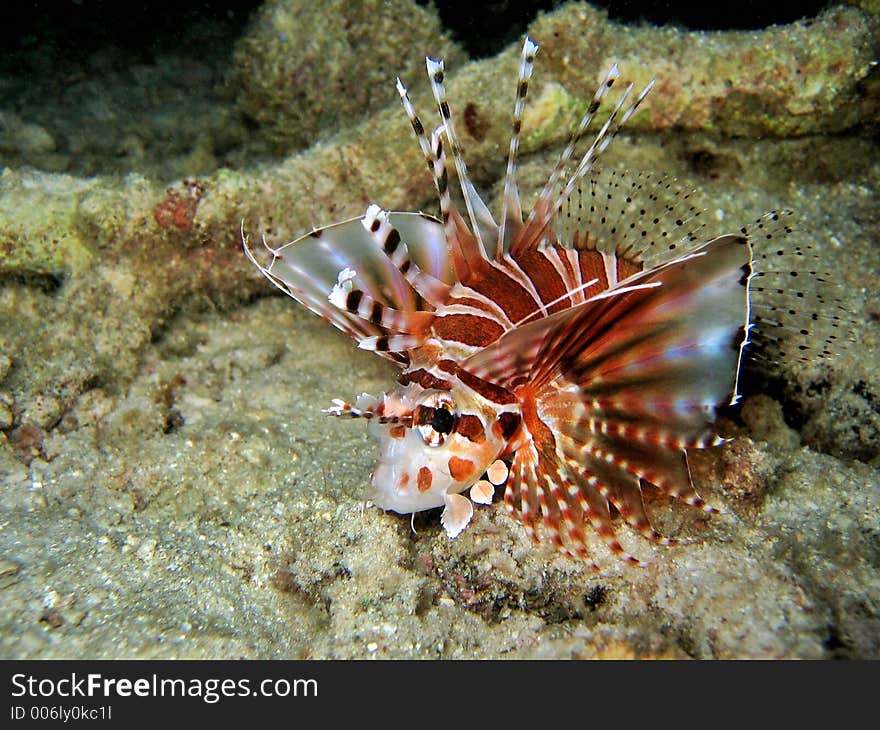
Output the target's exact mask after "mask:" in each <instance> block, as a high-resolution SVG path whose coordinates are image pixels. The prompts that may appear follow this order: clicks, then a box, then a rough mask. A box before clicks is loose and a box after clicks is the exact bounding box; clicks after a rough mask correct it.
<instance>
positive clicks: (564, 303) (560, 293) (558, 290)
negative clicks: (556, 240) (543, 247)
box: [513, 248, 571, 313]
mask: <svg viewBox="0 0 880 730" xmlns="http://www.w3.org/2000/svg"><path fill="white" fill-rule="evenodd" d="M513 258H514V261H516V263H517V264H518V265H519V267H520V268H521V269H522V270H523V272H524V273H525V275H526V276H528V277H529V279H530V280H531V282H532V285H533V286H534V287H535V291H537V292H538V296H540V297H541V301H542V302H543V303H544V304H549V303H550V302H556V303H555V304H554V305H553V306H552V307H550V309H549V311H550V313H553V312H558V311H560V310H562V309H566V308H568V307H569V306H570V305H571V300H569V299H566V298H565V294H566V292H567V291H568V287H566V285H565V280H564V279H563V276H562V274H561V273H560V272H559V270H558V269H557V268H556V266H554V264H553V262H552V261H550V260H549V259H548V258H547V257H546V256H545V255H544V252H543V251H540V250H538V249H534V248H531V249H528V250H526V251H522V252H521V253H519V254H517V255H516V256H514V257H513ZM560 297H562V299H561V300H560V301H558V302H557V301H556V300H558V299H559V298H560Z"/></svg>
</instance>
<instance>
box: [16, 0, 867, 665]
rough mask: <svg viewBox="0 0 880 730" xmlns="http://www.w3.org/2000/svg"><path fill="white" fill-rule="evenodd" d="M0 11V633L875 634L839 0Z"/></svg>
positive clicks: (613, 650)
mask: <svg viewBox="0 0 880 730" xmlns="http://www.w3.org/2000/svg"><path fill="white" fill-rule="evenodd" d="M143 5H144V6H145V7H139V8H138V9H135V10H124V9H123V4H117V3H112V2H109V1H108V2H105V1H104V0H80V2H70V3H67V2H63V3H62V2H59V3H50V2H46V3H42V2H37V3H30V4H28V5H27V7H17V6H15V4H12V6H11V7H6V8H4V9H2V10H0V26H2V28H3V32H4V34H5V37H4V45H3V51H2V52H0V658H3V659H74V658H75V659H118V658H125V659H239V658H248V659H370V658H376V659H502V658H516V659H651V658H668V659H688V658H694V659H764V658H767V659H771V658H779V659H864V658H880V286H878V285H880V228H878V225H877V218H878V187H880V149H878V145H877V135H878V129H880V127H878V124H880V69H878V57H880V52H878V51H880V2H878V0H851V1H849V2H816V3H810V2H806V3H797V4H794V5H795V9H792V8H791V7H790V6H789V5H788V4H780V5H779V7H777V8H774V9H773V10H772V11H770V10H767V9H766V8H763V7H762V4H761V3H757V2H754V3H752V2H745V3H740V4H737V7H736V9H729V8H725V7H719V8H713V9H709V10H703V11H693V10H692V9H690V8H689V7H688V4H685V3H676V2H669V3H662V4H656V3H647V2H639V1H632V2H622V3H616V2H603V3H599V2H593V3H585V2H559V1H557V2H552V1H551V0H545V1H544V2H539V3H517V2H504V1H499V2H492V3H487V4H480V3H470V4H464V3H448V2H447V3H444V2H440V1H439V0H438V1H437V2H434V3H431V2H416V1H415V0H361V1H359V2H350V1H346V2H343V1H342V0H328V1H327V2H323V3H313V2H306V1H305V0H263V1H262V2H258V1H257V0H251V1H250V2H247V3H244V2H237V3H236V2H231V1H230V0H218V1H217V2H207V3H204V2H186V1H183V2H181V1H178V2H175V3H172V2H168V1H167V0H157V1H156V2H153V3H145V4H143Z"/></svg>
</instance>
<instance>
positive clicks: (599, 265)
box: [578, 249, 608, 299]
mask: <svg viewBox="0 0 880 730" xmlns="http://www.w3.org/2000/svg"><path fill="white" fill-rule="evenodd" d="M578 263H579V264H580V268H581V280H582V281H583V282H584V283H585V284H586V283H587V282H588V281H592V280H593V279H598V281H597V282H596V283H595V284H593V285H592V286H590V287H587V288H586V289H584V297H585V298H587V299H588V298H590V297H592V296H595V295H596V294H599V293H600V292H603V291H605V290H606V289H607V288H608V271H607V270H606V269H605V258H604V257H603V256H602V254H601V253H599V252H598V251H596V250H595V249H588V250H583V251H579V252H578Z"/></svg>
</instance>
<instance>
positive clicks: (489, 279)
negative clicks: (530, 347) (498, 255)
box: [462, 258, 538, 322]
mask: <svg viewBox="0 0 880 730" xmlns="http://www.w3.org/2000/svg"><path fill="white" fill-rule="evenodd" d="M462 283H463V284H465V285H466V286H469V287H471V289H473V290H474V291H477V292H479V293H480V294H482V295H483V296H484V297H486V298H488V299H491V300H492V301H493V302H495V304H497V305H498V307H499V308H500V309H502V310H503V311H504V314H506V315H507V318H508V319H509V320H510V321H511V322H519V321H520V320H521V319H525V318H526V317H528V316H529V315H530V314H532V312H534V311H535V310H536V309H537V308H538V302H536V301H535V299H534V297H532V295H531V294H530V293H529V292H528V291H527V290H526V289H525V288H524V287H523V286H522V285H521V284H520V283H519V282H517V281H516V280H515V279H514V278H513V277H511V276H510V274H508V273H507V272H505V271H502V270H501V269H498V268H495V267H494V266H492V265H490V264H489V263H487V262H486V261H485V260H484V259H482V258H480V259H479V260H477V261H473V262H472V269H471V276H470V277H469V278H468V280H467V281H463V282H462Z"/></svg>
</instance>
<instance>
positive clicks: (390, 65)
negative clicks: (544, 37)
mask: <svg viewBox="0 0 880 730" xmlns="http://www.w3.org/2000/svg"><path fill="white" fill-rule="evenodd" d="M425 54H431V55H432V56H446V57H447V58H448V59H449V60H450V61H452V62H457V61H459V60H460V59H462V58H463V57H464V53H463V52H462V51H461V50H460V49H459V47H458V46H457V45H456V44H455V43H453V42H452V40H451V39H450V36H449V34H448V33H446V32H444V31H443V29H442V28H441V26H440V19H439V18H438V16H437V14H436V13H435V12H434V10H433V8H431V7H423V6H421V5H417V4H416V3H415V2H412V1H411V0H366V1H364V2H357V3H351V2H347V0H330V2H323V3H313V2H309V1H308V0H270V1H269V2H266V3H264V4H263V5H262V6H261V8H260V9H259V10H258V11H257V13H256V14H255V18H254V20H253V22H252V23H251V27H250V29H249V30H248V32H247V33H246V34H245V35H244V37H242V38H241V40H239V42H238V43H237V45H236V50H235V78H236V82H237V84H238V88H239V91H238V108H239V110H240V111H241V112H243V113H244V114H245V115H246V116H248V117H250V118H251V119H253V120H255V121H256V122H258V123H259V125H260V130H261V133H262V134H263V135H264V136H265V137H266V138H267V140H268V141H269V142H270V143H271V144H272V146H273V147H275V148H276V149H278V150H293V149H301V148H303V147H306V146H308V145H309V144H311V143H312V142H314V141H315V140H316V139H317V138H318V137H319V136H327V135H328V134H329V133H332V132H334V131H338V130H339V129H341V128H343V127H345V126H346V125H347V124H350V123H352V122H357V121H359V120H361V119H363V118H364V115H366V114H369V113H371V112H375V111H377V110H378V109H381V108H382V107H383V106H385V105H387V104H388V103H389V102H391V101H393V100H394V99H396V92H395V90H394V77H395V76H396V75H400V77H401V78H403V79H407V78H409V79H415V78H419V77H421V76H423V75H424V68H425V66H424V56H425Z"/></svg>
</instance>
